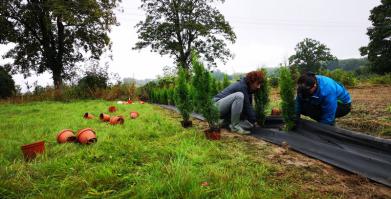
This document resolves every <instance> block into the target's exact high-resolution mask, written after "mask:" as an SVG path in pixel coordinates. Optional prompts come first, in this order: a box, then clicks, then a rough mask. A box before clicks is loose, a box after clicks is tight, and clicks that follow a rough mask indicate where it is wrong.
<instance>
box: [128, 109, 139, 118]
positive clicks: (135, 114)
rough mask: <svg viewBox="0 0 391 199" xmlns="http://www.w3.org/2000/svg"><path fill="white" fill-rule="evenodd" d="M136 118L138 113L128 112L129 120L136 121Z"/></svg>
mask: <svg viewBox="0 0 391 199" xmlns="http://www.w3.org/2000/svg"><path fill="white" fill-rule="evenodd" d="M138 116H139V113H138V112H136V111H134V112H130V118H132V119H136V118H137V117H138Z"/></svg>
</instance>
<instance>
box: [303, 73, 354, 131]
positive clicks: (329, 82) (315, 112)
mask: <svg viewBox="0 0 391 199" xmlns="http://www.w3.org/2000/svg"><path fill="white" fill-rule="evenodd" d="M297 86H298V87H297V97H296V115H297V118H300V114H303V115H306V116H309V117H310V118H312V119H314V120H316V121H318V122H321V123H323V124H328V125H334V124H335V118H337V117H342V116H345V115H347V114H348V113H349V112H350V110H351V103H352V101H351V99H350V95H349V93H348V91H347V90H346V89H345V87H344V86H343V85H342V84H341V83H339V82H336V81H334V80H333V79H331V78H329V77H326V76H322V75H315V74H314V73H310V72H309V73H306V74H304V75H302V76H300V78H299V80H298V81H297Z"/></svg>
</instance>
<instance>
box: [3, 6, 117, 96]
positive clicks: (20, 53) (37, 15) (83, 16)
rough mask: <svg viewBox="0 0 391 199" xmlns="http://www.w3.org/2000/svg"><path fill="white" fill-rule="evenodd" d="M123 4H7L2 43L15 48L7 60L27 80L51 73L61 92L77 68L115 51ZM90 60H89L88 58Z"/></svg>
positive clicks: (8, 54) (4, 10) (4, 12)
mask: <svg viewBox="0 0 391 199" xmlns="http://www.w3.org/2000/svg"><path fill="white" fill-rule="evenodd" d="M119 1H120V0H67V1H64V0H27V1H20V0H7V1H2V3H1V4H0V27H2V28H1V30H0V44H9V43H15V44H16V46H15V47H14V48H12V49H11V50H10V51H9V52H8V53H7V54H6V55H5V56H4V57H5V58H13V59H14V62H13V63H12V64H10V65H8V67H11V66H12V67H11V68H12V69H13V71H20V72H22V73H23V74H25V75H26V76H28V75H30V71H32V70H33V71H36V72H37V73H43V72H45V71H49V72H50V73H51V74H52V76H53V82H54V85H55V87H56V88H57V89H58V90H61V86H62V84H63V80H64V79H67V78H70V77H71V76H72V75H73V74H74V71H75V64H76V63H77V62H79V61H83V60H84V59H86V58H93V59H99V57H100V55H101V54H102V53H103V52H104V51H105V50H106V49H107V48H105V47H107V46H110V39H109V37H108V32H109V31H110V27H111V25H114V24H116V17H115V14H114V12H113V9H114V8H115V7H116V6H117V4H118V2H119ZM87 54H88V55H89V56H86V55H87Z"/></svg>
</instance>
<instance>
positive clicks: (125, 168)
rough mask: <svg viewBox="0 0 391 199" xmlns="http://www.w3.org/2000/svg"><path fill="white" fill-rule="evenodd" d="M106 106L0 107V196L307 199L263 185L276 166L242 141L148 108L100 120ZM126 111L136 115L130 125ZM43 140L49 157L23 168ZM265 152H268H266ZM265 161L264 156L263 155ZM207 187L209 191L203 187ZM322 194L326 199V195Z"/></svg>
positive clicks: (294, 188)
mask: <svg viewBox="0 0 391 199" xmlns="http://www.w3.org/2000/svg"><path fill="white" fill-rule="evenodd" d="M109 105H114V103H113V102H106V101H79V102H71V103H61V102H38V103H28V104H21V105H12V104H2V105H0V121H1V122H0V176H1V180H0V198H82V197H83V198H108V197H112V198H129V197H136V198H161V197H163V198H212V197H218V198H286V197H299V198H307V197H313V196H315V195H318V193H316V192H315V191H313V192H311V191H306V192H302V191H300V184H297V183H295V181H294V179H293V180H292V181H291V180H289V181H275V180H268V179H269V178H271V177H272V176H273V175H275V173H276V170H277V167H276V166H274V165H273V164H271V163H269V162H267V161H265V159H263V158H257V157H256V156H257V155H259V151H258V152H257V153H254V152H251V150H249V149H248V146H246V143H243V142H241V141H240V140H239V141H238V140H235V139H230V138H224V139H222V140H221V141H208V140H206V139H205V138H204V135H203V133H202V129H201V128H200V127H193V128H191V129H188V130H184V129H183V128H182V127H181V126H180V124H179V122H178V121H179V118H178V117H171V116H170V115H172V114H169V112H168V111H166V110H162V109H160V108H159V107H157V106H154V105H150V104H144V105H141V104H132V105H116V106H117V108H118V109H119V110H118V111H117V112H116V114H117V115H124V116H125V118H126V120H125V124H124V125H117V126H111V125H110V124H107V123H102V122H100V121H99V120H98V119H97V118H96V119H93V120H85V119H83V118H82V115H83V114H84V112H91V113H93V114H94V115H96V116H98V114H99V113H101V112H107V107H108V106H109ZM130 111H138V112H139V113H140V117H139V118H137V119H136V120H131V119H130V117H129V112H130ZM86 127H91V128H93V129H94V130H95V131H96V133H97V137H98V142H97V143H95V144H92V145H89V146H85V145H79V144H75V143H67V144H61V145H60V144H57V142H56V135H57V133H58V132H59V131H60V130H62V129H73V130H75V131H77V130H78V129H82V128H86ZM38 140H44V141H45V142H46V152H45V153H44V154H43V155H41V156H38V157H37V158H36V159H35V160H34V161H32V162H25V161H24V159H23V155H22V152H21V149H20V146H21V145H23V144H28V143H32V142H35V141H38ZM264 150H265V151H267V150H268V149H267V148H265V149H264ZM261 155H262V151H261ZM203 182H208V186H202V185H201V184H202V183H203ZM324 196H325V195H324Z"/></svg>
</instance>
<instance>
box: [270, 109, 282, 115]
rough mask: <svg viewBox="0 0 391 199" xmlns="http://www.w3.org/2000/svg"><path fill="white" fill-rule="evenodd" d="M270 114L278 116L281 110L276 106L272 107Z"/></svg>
mask: <svg viewBox="0 0 391 199" xmlns="http://www.w3.org/2000/svg"><path fill="white" fill-rule="evenodd" d="M271 115H272V116H280V115H281V110H280V109H278V108H273V109H272V113H271Z"/></svg>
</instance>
